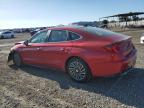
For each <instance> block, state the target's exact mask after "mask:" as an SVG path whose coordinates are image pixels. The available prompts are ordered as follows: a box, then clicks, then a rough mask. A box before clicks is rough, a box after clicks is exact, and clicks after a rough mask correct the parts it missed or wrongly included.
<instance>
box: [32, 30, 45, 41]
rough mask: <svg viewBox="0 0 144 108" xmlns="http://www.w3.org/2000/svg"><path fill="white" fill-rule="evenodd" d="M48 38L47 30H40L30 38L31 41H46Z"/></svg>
mask: <svg viewBox="0 0 144 108" xmlns="http://www.w3.org/2000/svg"><path fill="white" fill-rule="evenodd" d="M46 39H47V31H43V32H40V33H38V34H36V35H35V36H33V37H32V38H31V39H30V41H29V42H30V43H44V42H46Z"/></svg>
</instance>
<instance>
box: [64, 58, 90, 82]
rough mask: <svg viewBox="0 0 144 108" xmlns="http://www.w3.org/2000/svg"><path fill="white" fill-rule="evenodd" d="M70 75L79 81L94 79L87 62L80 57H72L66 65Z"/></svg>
mask: <svg viewBox="0 0 144 108" xmlns="http://www.w3.org/2000/svg"><path fill="white" fill-rule="evenodd" d="M66 69H67V72H68V74H69V76H70V77H71V78H72V79H73V80H75V81H77V82H87V81H90V80H91V79H92V74H91V72H90V69H89V67H88V65H87V64H86V62H84V61H83V60H82V59H80V58H72V59H70V60H69V61H68V63H67V66H66Z"/></svg>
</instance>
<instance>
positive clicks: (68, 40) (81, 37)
mask: <svg viewBox="0 0 144 108" xmlns="http://www.w3.org/2000/svg"><path fill="white" fill-rule="evenodd" d="M56 30H59V29H56ZM48 31H50V32H49V34H48V40H49V37H50V34H51V31H52V30H48ZM61 31H66V32H67V36H68V38H69V39H67V41H60V42H49V41H47V43H62V42H71V41H78V40H81V39H83V36H81V35H80V34H78V33H76V32H73V31H71V30H61ZM69 32H71V33H74V34H76V35H78V36H79V37H80V38H79V39H75V40H71V39H70V38H71V37H70V35H69Z"/></svg>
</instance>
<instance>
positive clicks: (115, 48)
mask: <svg viewBox="0 0 144 108" xmlns="http://www.w3.org/2000/svg"><path fill="white" fill-rule="evenodd" d="M105 49H106V50H107V51H110V52H114V53H118V52H119V47H118V44H111V45H108V46H106V47H105Z"/></svg>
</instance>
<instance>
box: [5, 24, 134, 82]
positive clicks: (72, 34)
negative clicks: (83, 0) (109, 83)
mask: <svg viewBox="0 0 144 108" xmlns="http://www.w3.org/2000/svg"><path fill="white" fill-rule="evenodd" d="M136 52H137V51H136V49H135V47H134V45H133V43H132V41H131V37H129V36H126V35H122V34H118V33H114V32H111V31H108V30H104V29H101V28H96V27H81V26H69V27H66V26H63V27H54V28H48V29H46V30H42V31H40V32H39V33H37V34H35V35H34V36H33V37H32V38H30V39H29V40H27V41H25V42H19V43H16V44H15V46H14V47H12V48H11V52H10V54H9V58H8V61H10V60H13V62H14V64H15V65H16V66H18V67H19V66H22V64H30V65H34V66H40V67H48V68H54V69H60V70H64V71H66V72H68V74H69V75H70V77H71V78H72V79H74V80H76V81H80V82H81V81H88V80H90V79H91V78H92V77H96V76H98V77H100V76H104V77H105V76H112V75H116V74H119V73H122V72H124V71H126V70H128V69H130V68H132V67H134V65H135V62H136Z"/></svg>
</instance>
